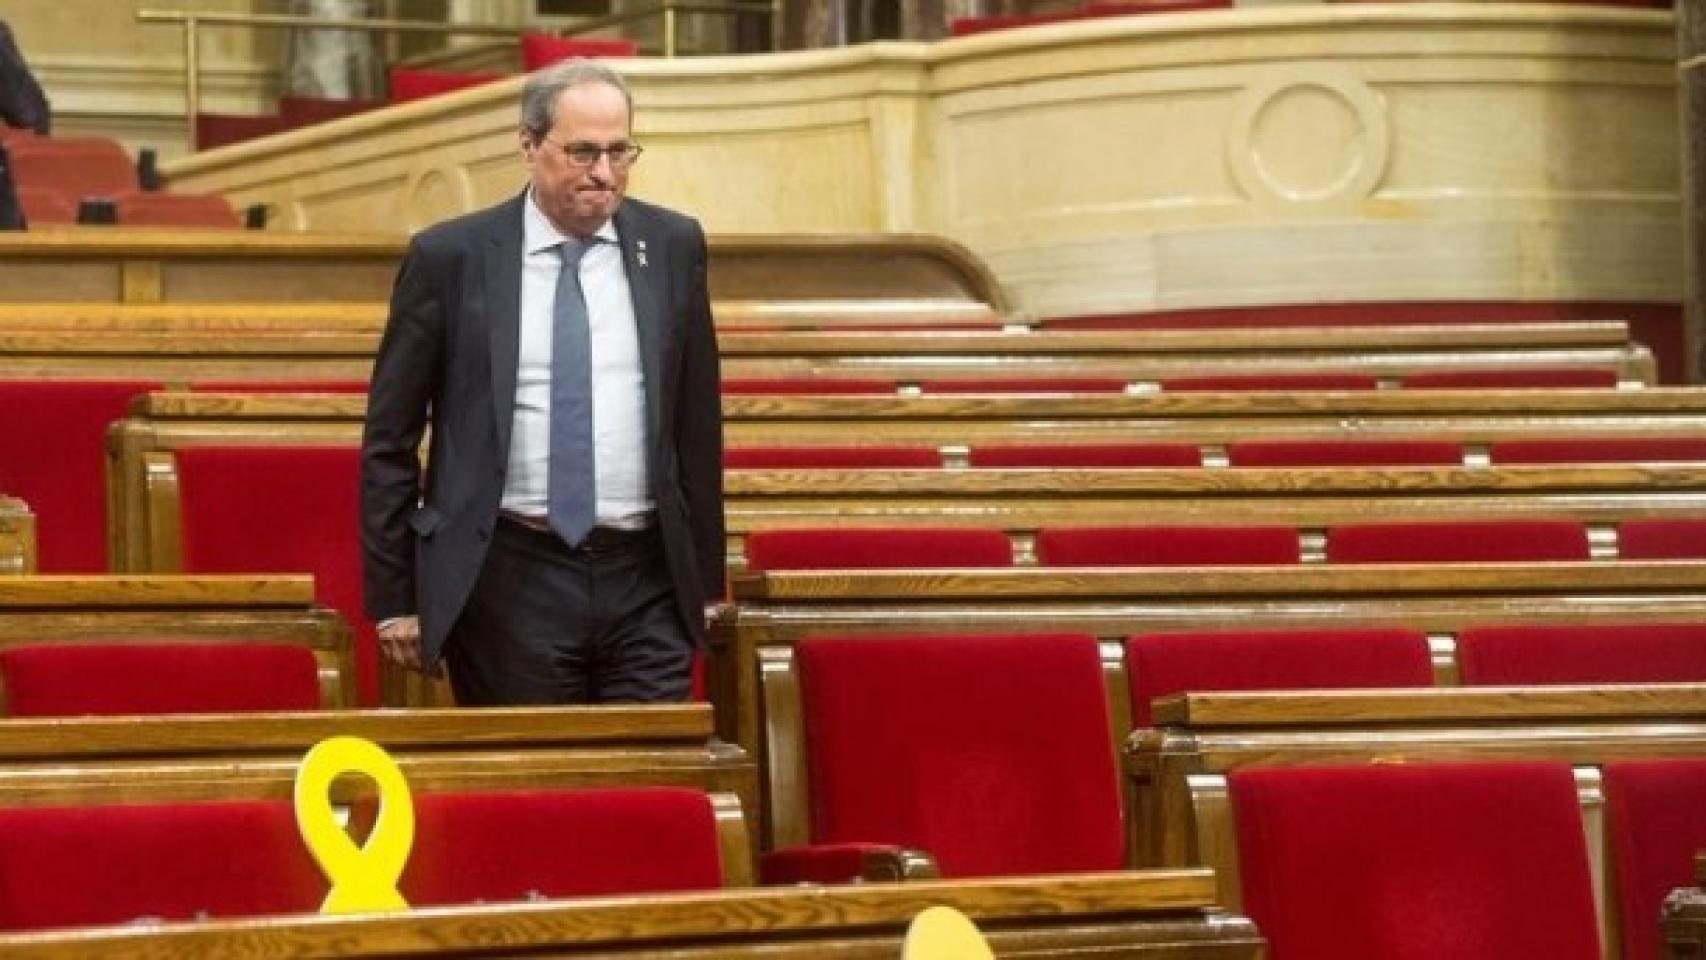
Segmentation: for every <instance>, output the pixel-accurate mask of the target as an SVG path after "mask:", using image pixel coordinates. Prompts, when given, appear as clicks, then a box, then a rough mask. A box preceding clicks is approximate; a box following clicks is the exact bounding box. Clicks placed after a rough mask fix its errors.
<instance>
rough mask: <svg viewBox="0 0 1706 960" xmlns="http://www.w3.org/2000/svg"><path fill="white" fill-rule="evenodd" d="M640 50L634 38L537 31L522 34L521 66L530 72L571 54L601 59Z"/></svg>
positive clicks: (626, 55) (571, 55)
mask: <svg viewBox="0 0 1706 960" xmlns="http://www.w3.org/2000/svg"><path fill="white" fill-rule="evenodd" d="M639 52H640V47H639V45H638V44H636V43H635V42H634V41H632V40H622V39H619V38H612V37H558V36H553V35H551V34H549V33H536V32H529V33H524V34H522V35H521V68H522V69H523V70H526V71H527V72H528V73H532V72H533V71H535V70H538V69H539V68H540V67H548V66H550V65H551V64H553V63H556V62H557V61H559V60H567V59H569V58H570V57H586V58H587V59H590V60H600V59H604V58H607V57H632V56H634V55H635V54H637V53H639Z"/></svg>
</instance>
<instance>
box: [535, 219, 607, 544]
mask: <svg viewBox="0 0 1706 960" xmlns="http://www.w3.org/2000/svg"><path fill="white" fill-rule="evenodd" d="M596 242H597V241H596V240H593V239H589V240H585V241H581V240H565V241H564V242H563V244H562V245H561V246H560V247H558V248H557V250H558V253H560V254H561V255H562V257H563V270H562V272H561V273H560V274H558V276H557V299H556V302H555V303H554V304H553V305H552V308H551V452H550V459H549V466H548V469H547V473H546V488H545V490H546V492H545V500H546V515H547V517H548V518H549V519H550V521H551V529H553V530H555V531H557V535H558V536H560V537H562V538H563V540H564V542H566V543H568V544H569V545H570V546H574V545H576V544H579V543H580V542H581V541H582V540H584V539H586V535H587V532H588V531H590V530H591V529H592V527H593V524H594V523H595V522H596V517H597V503H598V480H597V475H596V474H595V473H594V472H593V449H592V332H591V329H590V327H589V326H588V323H587V312H586V297H585V295H583V294H582V293H581V280H580V264H581V257H582V256H583V255H584V254H585V253H586V251H587V250H588V249H590V248H591V247H592V245H593V244H594V243H596Z"/></svg>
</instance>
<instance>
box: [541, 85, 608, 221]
mask: <svg viewBox="0 0 1706 960" xmlns="http://www.w3.org/2000/svg"><path fill="white" fill-rule="evenodd" d="M629 121H630V118H629V116H628V101H627V99H626V98H624V97H623V96H622V91H620V90H618V89H616V88H615V87H613V86H610V85H609V84H605V83H588V84H583V85H581V86H575V87H570V88H568V89H567V90H564V91H563V92H562V94H561V95H560V96H559V97H558V98H557V109H556V113H555V115H554V122H553V123H552V125H551V129H550V130H548V131H546V133H545V138H544V139H543V140H540V141H538V142H537V143H535V142H534V140H533V137H532V135H531V134H530V133H529V132H528V131H526V130H523V131H521V155H522V159H523V160H525V161H526V163H527V166H528V169H530V170H531V171H532V172H533V196H534V199H535V201H536V202H537V203H538V204H539V209H541V210H543V211H544V212H545V216H547V217H549V218H550V220H551V222H552V223H553V224H555V225H556V227H557V229H558V230H561V231H563V232H564V233H567V234H570V235H573V236H580V237H584V236H589V235H591V234H592V233H593V232H594V231H595V230H597V229H598V228H599V227H601V226H603V225H604V223H605V221H607V220H609V219H610V218H611V216H612V215H614V214H615V213H616V207H617V205H618V204H620V203H621V202H622V194H623V193H624V192H625V191H626V190H627V189H628V169H627V168H626V167H623V166H617V165H614V164H612V163H611V162H610V157H609V154H608V153H603V154H600V156H599V158H598V159H597V160H596V161H594V162H593V163H592V164H591V165H589V166H578V165H576V164H575V163H574V161H572V160H570V159H569V156H568V154H567V153H565V152H564V150H563V148H564V147H572V146H577V145H592V146H595V147H609V146H612V145H615V144H625V143H630V142H632V137H631V132H630V122H629Z"/></svg>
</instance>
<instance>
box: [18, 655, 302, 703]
mask: <svg viewBox="0 0 1706 960" xmlns="http://www.w3.org/2000/svg"><path fill="white" fill-rule="evenodd" d="M0 684H3V685H4V687H5V691H6V699H5V706H6V713H7V715H9V716H14V717H53V716H60V717H63V716H80V715H114V714H133V713H136V714H140V713H236V712H245V711H257V710H315V709H318V708H319V707H320V705H321V704H320V678H319V665H318V664H317V663H316V662H315V659H314V652H313V651H312V650H310V649H308V648H307V647H304V646H299V645H295V644H282V643H245V642H230V643H100V644H94V643H61V644H32V645H28V646H19V647H11V648H8V649H5V650H0Z"/></svg>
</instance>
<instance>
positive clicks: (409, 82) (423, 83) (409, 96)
mask: <svg viewBox="0 0 1706 960" xmlns="http://www.w3.org/2000/svg"><path fill="white" fill-rule="evenodd" d="M390 78H391V85H390V90H391V102H392V103H407V102H408V101H410V100H424V99H426V98H427V97H436V96H438V95H439V94H441V93H450V92H452V91H454V90H465V89H467V88H468V87H477V86H480V85H481V84H484V83H491V82H493V81H494V80H503V79H505V78H504V75H503V74H501V73H490V72H485V71H471V72H468V73H453V72H451V71H448V70H421V69H415V68H410V67H392V68H391V74H390Z"/></svg>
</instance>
